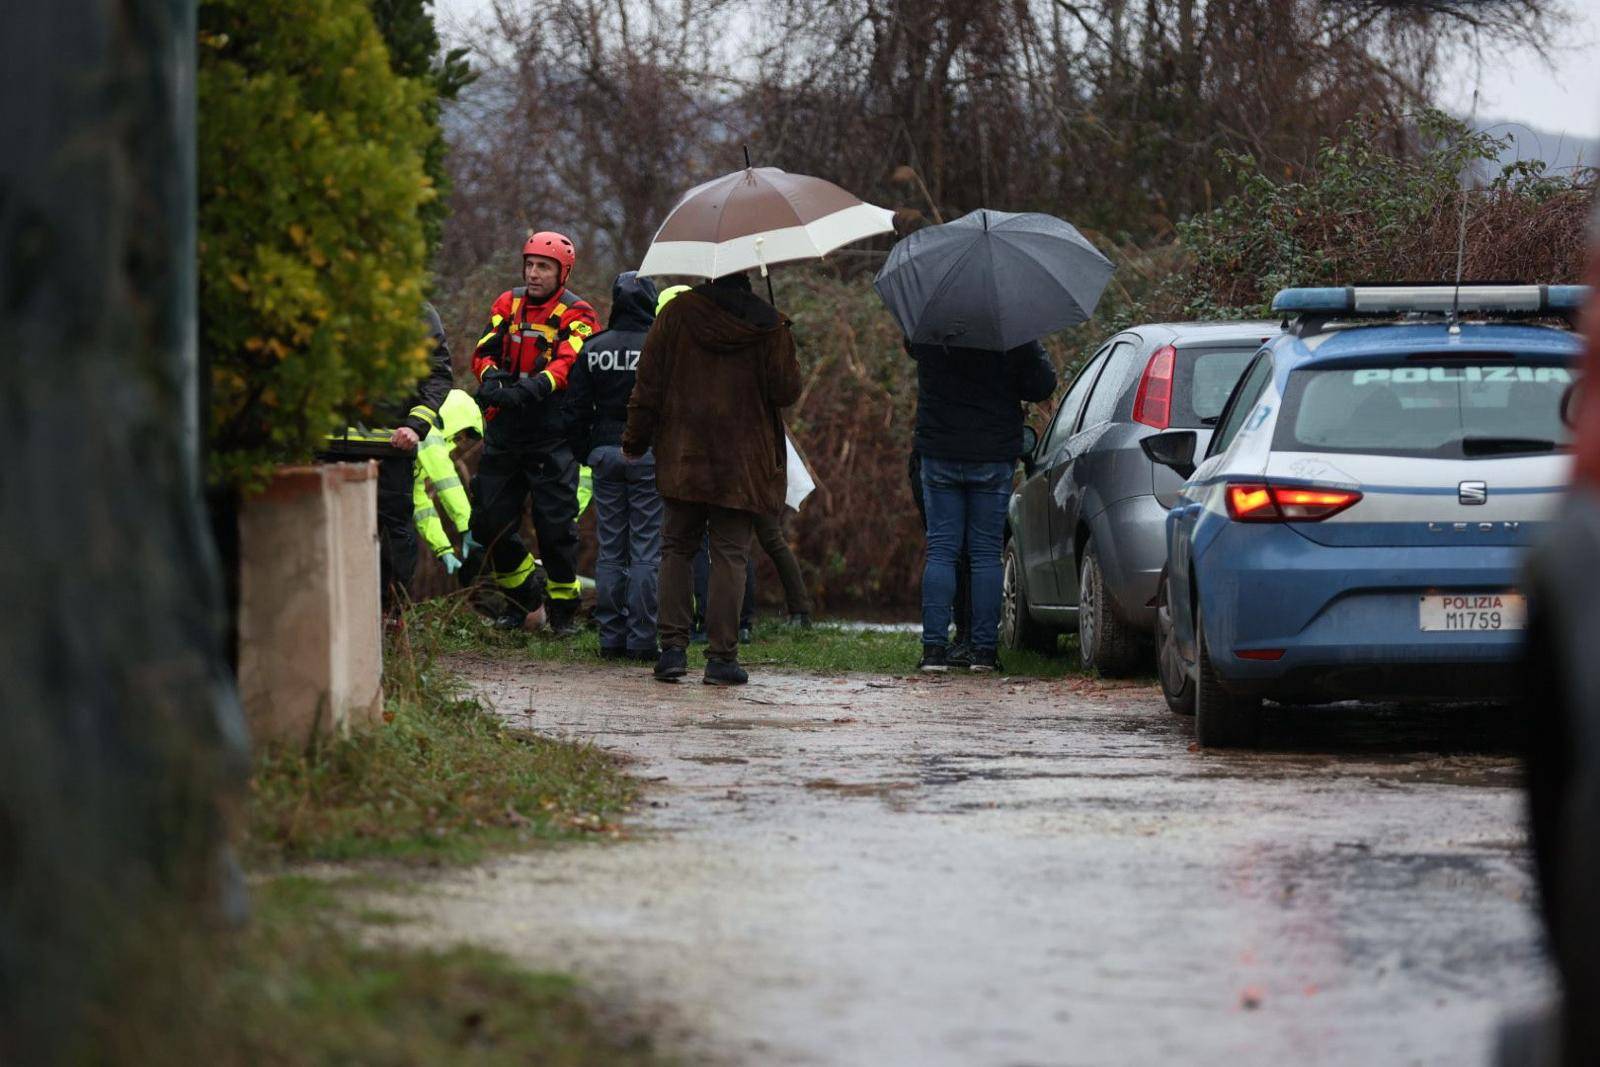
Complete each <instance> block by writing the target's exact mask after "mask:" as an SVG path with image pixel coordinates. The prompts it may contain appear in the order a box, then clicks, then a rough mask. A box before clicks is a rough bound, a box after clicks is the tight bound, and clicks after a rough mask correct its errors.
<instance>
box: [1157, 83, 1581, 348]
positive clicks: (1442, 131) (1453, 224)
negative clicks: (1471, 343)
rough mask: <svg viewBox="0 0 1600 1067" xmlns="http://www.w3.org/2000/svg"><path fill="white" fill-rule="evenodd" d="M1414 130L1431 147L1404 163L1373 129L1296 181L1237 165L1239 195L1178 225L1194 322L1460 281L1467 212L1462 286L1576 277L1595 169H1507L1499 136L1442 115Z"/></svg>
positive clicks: (1326, 146) (1326, 149)
mask: <svg viewBox="0 0 1600 1067" xmlns="http://www.w3.org/2000/svg"><path fill="white" fill-rule="evenodd" d="M1417 135H1418V137H1419V138H1420V140H1421V150H1420V151H1418V152H1416V153H1414V154H1410V155H1395V154H1394V153H1393V152H1392V151H1391V150H1389V149H1388V148H1387V147H1386V146H1383V145H1382V144H1381V141H1380V138H1379V137H1378V131H1377V130H1376V129H1374V128H1373V126H1372V123H1371V122H1370V121H1357V122H1354V123H1351V124H1350V125H1349V126H1347V127H1346V128H1345V129H1344V131H1343V132H1342V133H1341V135H1340V136H1339V137H1337V138H1335V139H1332V140H1329V141H1325V142H1324V143H1323V145H1322V147H1321V149H1320V150H1319V151H1318V152H1317V155H1316V158H1315V160H1314V162H1313V163H1312V165H1311V166H1310V167H1309V168H1307V169H1306V171H1305V172H1304V173H1303V174H1302V175H1301V176H1300V177H1299V178H1298V180H1295V181H1283V180H1281V176H1280V175H1275V174H1273V173H1272V172H1271V170H1270V169H1269V168H1268V167H1267V166H1266V165H1264V164H1262V163H1260V162H1258V161H1257V160H1254V159H1252V158H1250V157H1248V156H1241V155H1235V156H1230V157H1229V159H1230V164H1231V166H1232V168H1233V170H1234V172H1235V176H1236V177H1237V178H1238V179H1239V189H1240V191H1239V192H1238V193H1237V194H1236V195H1235V196H1232V197H1230V198H1229V199H1228V200H1227V201H1225V202H1224V203H1222V204H1221V205H1219V206H1218V207H1217V208H1216V210H1214V211H1210V212H1207V213H1205V214H1203V215H1199V216H1197V217H1195V218H1194V219H1192V220H1190V221H1189V222H1187V223H1185V224H1182V225H1180V226H1179V227H1178V231H1179V236H1180V240H1181V242H1182V244H1183V247H1184V251H1185V253H1186V255H1187V258H1188V265H1187V268H1186V269H1185V270H1184V271H1183V273H1182V275H1181V277H1180V278H1179V279H1178V282H1179V294H1178V295H1179V296H1180V298H1181V302H1182V304H1183V305H1184V309H1185V314H1186V315H1187V317H1191V318H1228V317H1233V316H1249V315H1256V314H1260V313H1263V312H1264V311H1265V310H1266V306H1267V304H1268V303H1270V301H1271V299H1272V294H1273V293H1274V292H1275V291H1276V290H1277V289H1279V288H1281V287H1283V286H1291V285H1350V284H1355V283H1358V282H1362V281H1379V280H1381V281H1453V280H1454V279H1455V277H1456V260H1457V247H1458V242H1459V238H1460V232H1461V214H1462V211H1463V205H1465V211H1466V254H1465V256H1464V257H1463V261H1462V267H1463V269H1462V276H1463V277H1464V278H1466V279H1474V278H1476V279H1484V280H1490V279H1492V280H1495V281H1515V282H1543V283H1557V282H1575V281H1577V280H1578V279H1579V277H1580V275H1581V273H1582V268H1583V263H1584V235H1585V227H1584V220H1585V217H1586V214H1587V212H1588V207H1589V203H1590V201H1591V199H1592V197H1593V194H1594V174H1593V172H1592V171H1585V172H1580V173H1578V174H1576V175H1572V176H1567V177H1555V176H1552V175H1549V174H1547V173H1545V170H1544V165H1543V164H1542V163H1540V162H1537V161H1535V162H1520V163H1516V164H1513V165H1511V166H1507V167H1503V168H1501V167H1499V166H1498V165H1496V164H1495V160H1496V158H1497V157H1498V155H1499V153H1500V150H1501V149H1502V148H1503V147H1504V142H1503V141H1502V140H1501V139H1500V138H1497V137H1494V136H1492V135H1489V134H1483V133H1475V132H1473V131H1472V130H1470V129H1469V128H1468V127H1467V126H1466V125H1465V124H1463V123H1461V122H1459V121H1457V120H1455V119H1453V118H1450V117H1449V116H1447V115H1445V114H1443V113H1441V112H1438V111H1426V112H1423V113H1422V114H1421V116H1420V117H1419V118H1418V121H1417ZM1490 167H1493V168H1494V170H1495V171H1497V172H1498V173H1495V174H1494V176H1493V177H1492V179H1491V180H1489V181H1488V182H1486V183H1484V184H1482V185H1480V186H1478V187H1475V188H1472V187H1469V188H1467V189H1465V190H1464V189H1463V186H1462V177H1463V175H1471V174H1474V173H1484V172H1486V171H1488V169H1489V168H1490Z"/></svg>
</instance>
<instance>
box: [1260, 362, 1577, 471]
mask: <svg viewBox="0 0 1600 1067" xmlns="http://www.w3.org/2000/svg"><path fill="white" fill-rule="evenodd" d="M1572 381H1573V372H1572V370H1571V369H1570V368H1569V367H1566V366H1558V365H1554V364H1535V363H1530V362H1521V361H1519V362H1517V363H1515V364H1513V363H1511V362H1509V361H1507V362H1489V361H1486V362H1483V363H1463V362H1460V361H1450V362H1419V361H1416V360H1397V361H1395V362H1394V363H1386V364H1382V365H1377V366H1364V367H1339V368H1310V367H1308V368H1305V369H1303V370H1297V371H1295V372H1293V373H1292V374H1290V375H1289V388H1288V391H1287V393H1286V394H1285V395H1284V400H1283V415H1282V416H1281V417H1280V418H1279V419H1278V433H1277V440H1276V441H1275V442H1274V447H1275V448H1278V449H1280V450H1283V451H1296V452H1361V453H1367V454H1375V455H1394V456H1420V457H1430V458H1437V459H1480V458H1486V457H1490V456H1505V455H1519V454H1529V453H1538V452H1548V451H1551V450H1553V449H1558V448H1564V447H1566V446H1567V444H1568V443H1569V441H1570V439H1571V435H1570V433H1569V432H1568V430H1567V428H1566V426H1565V425H1564V424H1563V423H1562V421H1561V398H1562V394H1564V393H1565V392H1566V390H1567V388H1568V387H1569V386H1570V385H1571V384H1572Z"/></svg>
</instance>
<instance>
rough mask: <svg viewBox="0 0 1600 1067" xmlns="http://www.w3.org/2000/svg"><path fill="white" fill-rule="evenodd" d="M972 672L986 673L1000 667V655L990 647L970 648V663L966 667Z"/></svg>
mask: <svg viewBox="0 0 1600 1067" xmlns="http://www.w3.org/2000/svg"><path fill="white" fill-rule="evenodd" d="M968 669H969V670H971V671H972V672H973V673H974V674H980V673H981V674H987V673H988V672H990V671H997V670H999V669H1000V657H999V656H998V655H997V654H996V653H995V650H994V649H992V648H975V649H973V650H972V664H971V666H970V667H969V668H968Z"/></svg>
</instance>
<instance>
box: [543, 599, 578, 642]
mask: <svg viewBox="0 0 1600 1067" xmlns="http://www.w3.org/2000/svg"><path fill="white" fill-rule="evenodd" d="M548 610H549V620H550V632H551V633H553V634H555V635H556V636H557V637H576V636H578V605H577V603H576V602H575V601H571V600H552V601H550V607H549V609H548Z"/></svg>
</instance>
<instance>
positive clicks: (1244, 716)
mask: <svg viewBox="0 0 1600 1067" xmlns="http://www.w3.org/2000/svg"><path fill="white" fill-rule="evenodd" d="M1194 628H1195V648H1196V650H1197V652H1198V654H1199V657H1200V663H1199V671H1198V673H1199V675H1200V682H1199V684H1198V685H1196V686H1195V691H1194V734H1195V739H1196V740H1197V741H1199V742H1200V746H1201V747H1202V748H1249V747H1251V746H1253V745H1255V743H1256V740H1257V737H1258V732H1259V730H1260V727H1261V700H1260V699H1259V698H1254V699H1252V698H1247V697H1240V696H1235V695H1234V694H1233V693H1230V692H1228V691H1227V690H1226V689H1224V688H1223V686H1222V683H1221V681H1220V680H1219V679H1218V678H1217V672H1216V671H1215V670H1213V669H1212V667H1211V651H1210V649H1208V648H1207V647H1206V631H1205V625H1204V620H1203V619H1202V618H1200V617H1199V615H1198V614H1197V615H1196V617H1195V624H1194Z"/></svg>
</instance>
